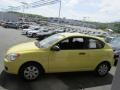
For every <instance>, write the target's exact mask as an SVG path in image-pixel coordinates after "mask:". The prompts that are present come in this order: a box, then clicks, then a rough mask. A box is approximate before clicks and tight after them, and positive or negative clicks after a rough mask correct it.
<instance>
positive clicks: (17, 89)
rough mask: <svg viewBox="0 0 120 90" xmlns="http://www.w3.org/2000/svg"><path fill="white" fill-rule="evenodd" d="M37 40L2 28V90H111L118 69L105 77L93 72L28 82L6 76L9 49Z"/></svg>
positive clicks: (0, 77) (0, 67) (0, 41)
mask: <svg viewBox="0 0 120 90" xmlns="http://www.w3.org/2000/svg"><path fill="white" fill-rule="evenodd" d="M33 40H35V39H33V38H28V37H26V36H24V35H21V30H16V29H5V28H2V27H0V73H1V74H0V90H6V89H7V90H81V88H84V89H85V90H110V88H111V83H112V79H113V77H114V74H115V70H116V68H115V67H113V68H112V69H111V71H110V73H109V74H108V75H107V76H105V77H103V78H100V77H96V76H94V75H93V73H92V72H77V73H60V74H46V75H45V76H44V77H43V78H42V79H39V80H36V81H33V82H26V81H23V80H21V79H19V78H18V77H17V76H15V75H9V74H6V73H5V72H4V71H3V69H4V65H3V58H4V56H5V52H6V51H7V49H8V48H9V47H11V46H12V45H15V44H19V43H22V42H29V41H33Z"/></svg>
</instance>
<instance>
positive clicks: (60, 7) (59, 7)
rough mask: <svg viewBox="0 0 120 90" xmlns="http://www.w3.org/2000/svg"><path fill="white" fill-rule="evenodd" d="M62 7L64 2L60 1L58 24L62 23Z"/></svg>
mask: <svg viewBox="0 0 120 90" xmlns="http://www.w3.org/2000/svg"><path fill="white" fill-rule="evenodd" d="M61 5H62V1H61V0H60V3H59V15H58V23H60V16H61Z"/></svg>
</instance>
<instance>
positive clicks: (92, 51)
mask: <svg viewBox="0 0 120 90" xmlns="http://www.w3.org/2000/svg"><path fill="white" fill-rule="evenodd" d="M113 64H114V56H113V51H112V48H111V47H110V46H109V45H108V44H107V43H106V42H105V41H104V40H103V39H101V38H99V37H95V36H89V35H84V34H79V33H59V34H55V35H52V36H50V37H48V38H46V39H44V40H42V41H37V42H28V43H22V44H19V45H16V46H13V47H11V48H10V49H9V50H8V51H7V54H6V57H5V59H4V65H5V71H6V72H8V73H12V74H19V75H20V76H22V77H23V78H24V79H26V80H34V79H37V78H38V77H40V76H41V75H42V74H43V73H56V72H74V71H95V72H96V74H97V75H99V76H105V75H106V74H108V72H109V70H110V68H111V67H112V66H113Z"/></svg>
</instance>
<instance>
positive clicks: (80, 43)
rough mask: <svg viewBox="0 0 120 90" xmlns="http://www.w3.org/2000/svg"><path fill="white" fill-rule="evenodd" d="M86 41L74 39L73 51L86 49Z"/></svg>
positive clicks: (79, 38)
mask: <svg viewBox="0 0 120 90" xmlns="http://www.w3.org/2000/svg"><path fill="white" fill-rule="evenodd" d="M85 48H86V45H85V40H84V38H82V37H74V38H73V39H72V49H73V50H74V49H85Z"/></svg>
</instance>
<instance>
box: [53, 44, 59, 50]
mask: <svg viewBox="0 0 120 90" xmlns="http://www.w3.org/2000/svg"><path fill="white" fill-rule="evenodd" d="M51 50H52V51H60V48H59V46H57V45H55V46H53V47H52V48H51Z"/></svg>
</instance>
